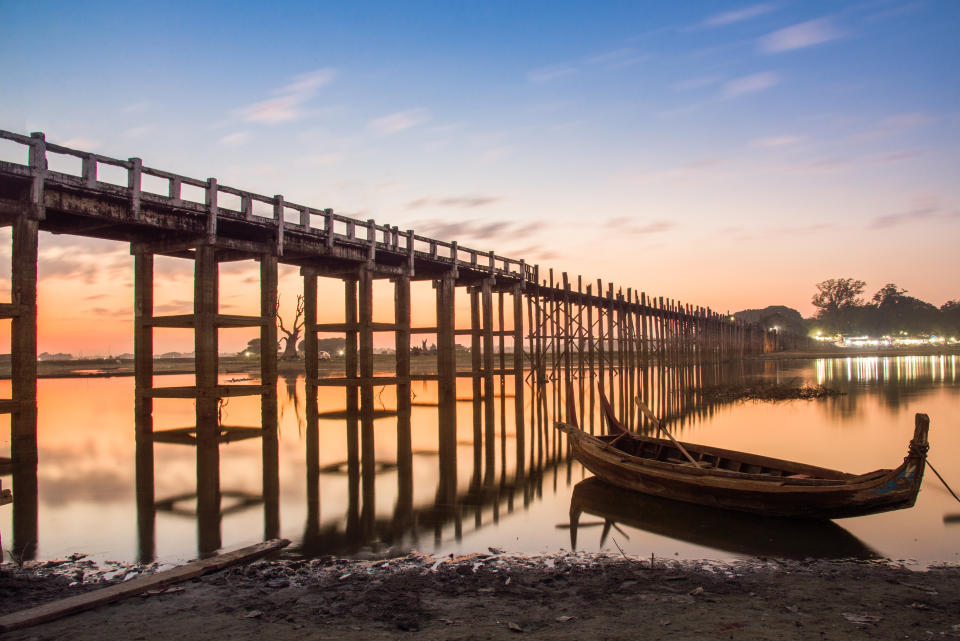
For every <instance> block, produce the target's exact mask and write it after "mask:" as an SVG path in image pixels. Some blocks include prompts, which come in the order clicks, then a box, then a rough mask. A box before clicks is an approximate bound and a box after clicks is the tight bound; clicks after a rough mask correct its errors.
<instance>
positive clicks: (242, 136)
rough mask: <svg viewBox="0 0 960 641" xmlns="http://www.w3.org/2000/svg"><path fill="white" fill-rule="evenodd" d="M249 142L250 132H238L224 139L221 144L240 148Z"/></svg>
mask: <svg viewBox="0 0 960 641" xmlns="http://www.w3.org/2000/svg"><path fill="white" fill-rule="evenodd" d="M248 140H250V132H249V131H237V132H234V133H232V134H227V135H226V136H224V137H222V138H221V139H220V143H221V144H224V145H228V146H231V147H239V146H240V145H242V144H243V143H245V142H247V141H248Z"/></svg>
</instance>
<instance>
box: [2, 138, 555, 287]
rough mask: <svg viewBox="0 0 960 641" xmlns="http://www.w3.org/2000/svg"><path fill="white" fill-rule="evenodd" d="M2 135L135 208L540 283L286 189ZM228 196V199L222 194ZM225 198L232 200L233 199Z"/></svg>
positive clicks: (512, 265) (65, 176)
mask: <svg viewBox="0 0 960 641" xmlns="http://www.w3.org/2000/svg"><path fill="white" fill-rule="evenodd" d="M0 139H5V140H10V141H12V142H15V143H19V144H21V145H25V146H27V147H28V148H29V154H28V158H29V160H28V163H27V164H26V165H21V164H20V163H6V164H12V165H20V166H22V167H24V168H25V169H26V170H27V171H26V172H25V174H26V175H29V176H31V177H32V178H33V179H34V180H37V179H39V180H41V181H44V182H52V183H56V184H62V185H66V186H71V187H81V188H87V189H91V190H98V191H107V192H112V194H113V195H121V196H123V197H125V198H128V199H129V201H130V203H131V210H132V211H133V213H134V215H136V214H137V213H138V212H139V209H140V205H141V203H142V202H144V201H147V202H153V203H157V204H165V205H169V206H173V207H177V208H179V209H185V210H188V211H192V212H194V213H206V214H207V215H208V216H209V217H210V218H211V221H210V222H211V224H210V225H208V228H209V229H212V230H215V229H216V222H215V219H218V218H221V217H223V218H225V219H231V220H236V219H242V220H247V221H251V222H257V223H260V224H270V225H272V226H273V227H275V228H276V230H277V241H278V245H279V246H280V248H281V251H282V246H283V237H284V234H285V232H286V231H287V230H296V231H297V232H298V233H302V234H306V235H310V236H316V237H317V238H320V239H322V240H323V242H324V244H325V246H326V247H328V248H333V246H334V244H335V243H338V242H339V243H341V244H345V245H348V246H359V247H364V248H366V249H367V252H368V256H369V257H370V258H371V259H373V258H374V257H375V255H376V252H377V251H378V250H384V251H390V252H395V253H400V254H406V255H407V256H408V261H409V262H410V263H411V264H412V262H413V259H414V257H420V258H425V259H428V260H432V261H435V262H441V263H442V262H449V263H450V264H451V266H454V267H464V268H470V269H475V270H480V271H489V272H490V274H492V275H499V276H509V277H511V278H516V279H519V280H522V281H525V282H535V279H536V277H535V269H534V266H532V265H528V264H527V263H526V261H525V260H517V259H513V258H508V257H506V256H499V255H497V254H495V253H494V252H493V251H481V250H477V249H472V248H469V247H462V246H460V245H459V244H458V243H457V242H455V241H453V242H447V241H442V240H437V239H434V238H428V237H426V236H420V235H417V234H415V233H414V232H413V230H409V229H408V230H405V231H400V229H399V228H398V227H394V226H391V225H382V224H377V223H376V222H375V221H374V220H373V219H369V220H366V221H364V220H359V219H357V218H353V217H351V216H345V215H343V214H337V213H335V212H334V211H333V209H330V208H326V209H317V208H314V207H309V206H307V205H301V204H299V203H294V202H289V201H287V200H285V199H284V197H283V196H282V195H279V194H278V195H274V196H265V195H263V194H257V193H254V192H250V191H246V190H243V189H238V188H236V187H230V186H228V185H220V184H219V183H218V181H217V180H216V179H215V178H208V179H206V180H201V179H198V178H191V177H189V176H183V175H180V174H176V173H173V172H169V171H165V170H162V169H156V168H153V167H148V166H144V164H143V161H142V160H141V159H140V158H129V159H127V160H121V159H119V158H111V157H109V156H103V155H101V154H96V153H92V152H88V151H81V150H78V149H72V148H70V147H64V146H63V145H57V144H54V143H49V142H47V141H46V139H45V137H44V135H43V134H42V133H37V134H33V135H30V136H24V135H22V134H17V133H13V132H10V131H4V130H0ZM48 153H54V154H62V155H65V156H72V157H75V158H79V159H80V161H81V168H80V173H79V175H73V174H70V173H66V172H60V171H53V170H50V169H48V158H47V154H48ZM100 165H106V166H109V167H117V168H119V169H122V170H123V171H125V172H126V177H127V180H126V185H125V186H124V185H123V184H116V183H113V182H107V181H103V180H101V179H100V177H99V176H98V167H99V166H100ZM144 177H149V178H150V179H153V180H152V181H151V182H152V183H153V184H154V185H156V184H157V183H158V181H159V184H161V185H162V184H163V181H165V182H166V188H165V189H162V192H163V193H160V190H158V189H156V188H154V189H148V190H144V188H143V182H144ZM185 186H186V187H192V188H195V189H198V190H200V191H199V194H198V198H197V199H191V198H188V197H184V193H183V190H184V187H185ZM224 195H225V196H228V199H223V198H222V196H224ZM226 200H231V201H233V202H232V203H231V204H232V206H231V204H228V203H227V202H226Z"/></svg>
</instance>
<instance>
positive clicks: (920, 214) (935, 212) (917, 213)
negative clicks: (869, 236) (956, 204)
mask: <svg viewBox="0 0 960 641" xmlns="http://www.w3.org/2000/svg"><path fill="white" fill-rule="evenodd" d="M938 221H939V222H957V221H960V211H944V210H943V208H941V207H940V205H939V203H938V202H937V201H936V199H934V198H923V199H920V200H918V201H917V202H916V203H914V205H913V207H911V208H910V209H907V210H906V211H902V212H897V213H894V214H886V215H884V216H877V217H876V218H874V219H873V220H872V221H871V222H870V224H869V226H868V227H869V229H887V228H889V227H898V226H900V225H911V224H918V223H925V222H938Z"/></svg>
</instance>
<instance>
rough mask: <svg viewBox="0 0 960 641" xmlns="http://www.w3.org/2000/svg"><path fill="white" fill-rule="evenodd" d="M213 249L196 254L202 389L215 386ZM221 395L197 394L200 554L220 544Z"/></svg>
mask: <svg viewBox="0 0 960 641" xmlns="http://www.w3.org/2000/svg"><path fill="white" fill-rule="evenodd" d="M218 272H219V270H218V264H217V253H216V248H215V247H214V246H213V245H209V244H202V245H200V246H199V247H197V249H196V252H195V258H194V293H193V311H194V371H195V376H196V385H197V387H198V388H199V389H201V390H212V389H214V388H216V386H217V374H218V372H217V365H218V356H217V347H218V336H217V334H218V332H217V326H216V317H217V311H218V289H219V282H218V281H219V274H218ZM219 401H220V399H219V398H216V397H214V396H213V395H212V394H205V395H201V396H198V398H197V400H196V421H197V425H196V427H197V431H196V438H197V443H196V447H197V530H198V548H199V552H200V555H201V556H204V555H207V554H210V553H212V552H213V551H215V550H217V549H218V548H220V545H221V543H220V421H219V409H220V402H219Z"/></svg>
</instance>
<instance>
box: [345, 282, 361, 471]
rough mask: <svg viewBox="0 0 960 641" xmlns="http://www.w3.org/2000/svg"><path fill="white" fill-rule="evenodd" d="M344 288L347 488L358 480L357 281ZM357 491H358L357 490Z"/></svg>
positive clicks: (347, 284) (347, 283) (346, 283)
mask: <svg viewBox="0 0 960 641" xmlns="http://www.w3.org/2000/svg"><path fill="white" fill-rule="evenodd" d="M343 285H344V294H345V295H344V321H345V324H346V332H345V335H346V345H345V346H344V351H343V357H344V376H346V378H347V385H346V395H347V398H346V403H347V476H348V477H349V479H350V484H351V488H353V486H354V484H355V483H354V482H355V481H359V479H360V397H359V394H360V390H359V389H358V388H357V373H358V362H357V278H356V277H352V276H351V277H347V278H345V279H344V281H343ZM357 489H358V490H359V488H357Z"/></svg>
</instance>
